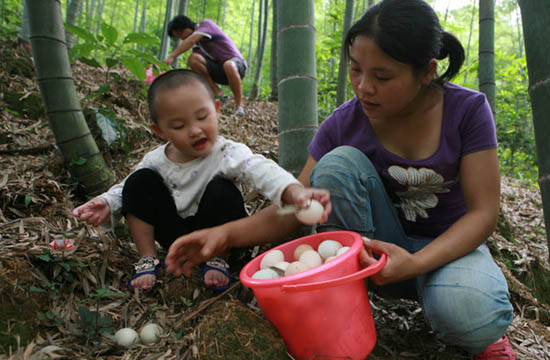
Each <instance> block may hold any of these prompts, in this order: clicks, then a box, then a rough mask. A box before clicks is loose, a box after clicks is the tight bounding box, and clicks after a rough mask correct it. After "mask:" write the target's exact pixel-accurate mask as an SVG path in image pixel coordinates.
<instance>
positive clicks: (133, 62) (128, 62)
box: [122, 56, 145, 81]
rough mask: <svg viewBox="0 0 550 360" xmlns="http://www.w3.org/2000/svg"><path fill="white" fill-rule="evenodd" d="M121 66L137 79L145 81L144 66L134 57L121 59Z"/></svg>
mask: <svg viewBox="0 0 550 360" xmlns="http://www.w3.org/2000/svg"><path fill="white" fill-rule="evenodd" d="M122 64H123V65H124V66H125V67H126V68H127V69H128V70H130V72H131V73H132V74H134V75H135V76H136V77H137V78H138V79H140V80H142V81H143V80H145V65H144V64H142V63H141V61H139V60H138V59H136V58H135V57H130V56H124V57H122Z"/></svg>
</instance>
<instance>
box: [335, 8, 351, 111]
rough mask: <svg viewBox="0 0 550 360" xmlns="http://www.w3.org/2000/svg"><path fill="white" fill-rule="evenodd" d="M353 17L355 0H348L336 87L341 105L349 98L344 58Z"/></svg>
mask: <svg viewBox="0 0 550 360" xmlns="http://www.w3.org/2000/svg"><path fill="white" fill-rule="evenodd" d="M351 19H353V0H346V15H345V16H344V28H343V29H342V46H341V47H340V65H339V66H338V86H337V88H336V106H340V105H342V104H343V103H344V101H346V98H347V90H348V86H347V85H348V84H347V78H348V63H347V61H345V58H344V51H345V48H344V46H345V45H344V38H345V37H346V34H347V32H348V29H349V28H350V26H351Z"/></svg>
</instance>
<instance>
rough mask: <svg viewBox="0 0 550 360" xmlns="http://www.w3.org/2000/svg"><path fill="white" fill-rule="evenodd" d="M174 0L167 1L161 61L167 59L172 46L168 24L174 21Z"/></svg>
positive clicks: (161, 43)
mask: <svg viewBox="0 0 550 360" xmlns="http://www.w3.org/2000/svg"><path fill="white" fill-rule="evenodd" d="M172 5H173V1H172V0H166V12H165V15H164V26H163V27H162V40H161V42H160V51H159V59H161V60H162V59H166V57H167V56H168V50H169V46H170V38H169V36H168V33H167V29H168V23H169V22H170V20H171V19H172Z"/></svg>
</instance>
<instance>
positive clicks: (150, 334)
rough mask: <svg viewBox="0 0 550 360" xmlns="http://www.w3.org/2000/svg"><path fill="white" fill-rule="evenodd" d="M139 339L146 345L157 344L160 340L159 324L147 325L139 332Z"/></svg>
mask: <svg viewBox="0 0 550 360" xmlns="http://www.w3.org/2000/svg"><path fill="white" fill-rule="evenodd" d="M139 338H140V339H141V342H142V343H144V344H152V343H156V342H157V341H159V339H160V327H159V326H158V325H157V324H147V325H145V326H144V327H143V329H141V331H140V332H139Z"/></svg>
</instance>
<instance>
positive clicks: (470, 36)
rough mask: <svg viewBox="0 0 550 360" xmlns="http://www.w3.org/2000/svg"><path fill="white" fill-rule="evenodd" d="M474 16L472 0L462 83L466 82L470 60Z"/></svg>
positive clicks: (474, 1)
mask: <svg viewBox="0 0 550 360" xmlns="http://www.w3.org/2000/svg"><path fill="white" fill-rule="evenodd" d="M475 16H476V0H472V16H471V18H470V33H469V34H468V46H467V47H466V64H465V65H466V66H465V68H466V71H465V72H464V83H468V63H469V62H470V45H471V43H472V34H473V32H474V18H475Z"/></svg>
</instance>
